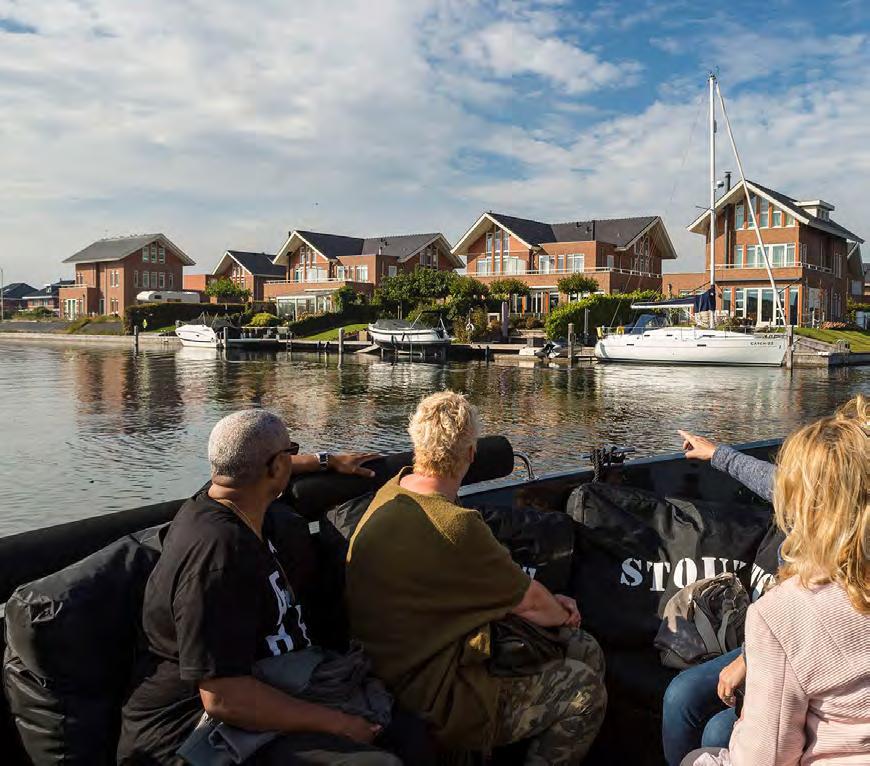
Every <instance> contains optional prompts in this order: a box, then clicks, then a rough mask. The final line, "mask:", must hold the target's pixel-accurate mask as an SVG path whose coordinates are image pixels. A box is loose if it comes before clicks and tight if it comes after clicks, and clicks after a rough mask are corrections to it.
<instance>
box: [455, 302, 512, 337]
mask: <svg viewBox="0 0 870 766" xmlns="http://www.w3.org/2000/svg"><path fill="white" fill-rule="evenodd" d="M469 324H470V325H471V326H470V327H469ZM499 334H501V333H499ZM453 335H454V337H455V338H456V340H457V341H458V342H459V343H470V342H471V341H480V340H485V339H486V338H487V337H488V335H489V328H488V326H487V319H486V309H484V308H480V307H478V308H475V309H472V310H471V311H470V312H469V313H468V314H467V315H466V316H465V317H463V318H460V319H457V320H456V321H455V322H454V323H453Z"/></svg>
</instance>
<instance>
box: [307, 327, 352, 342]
mask: <svg viewBox="0 0 870 766" xmlns="http://www.w3.org/2000/svg"><path fill="white" fill-rule="evenodd" d="M366 327H368V325H367V324H346V325H345V326H344V335H345V337H347V335H348V334H350V333H355V332H359V331H360V330H365V329H366ZM338 330H339V328H338V327H333V328H332V329H331V330H324V331H323V332H319V333H317V335H309V336H308V337H306V338H301V340H338Z"/></svg>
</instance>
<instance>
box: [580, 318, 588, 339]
mask: <svg viewBox="0 0 870 766" xmlns="http://www.w3.org/2000/svg"><path fill="white" fill-rule="evenodd" d="M588 342H589V309H583V342H582V343H581V344H580V345H581V346H585V345H586V344H587V343H588Z"/></svg>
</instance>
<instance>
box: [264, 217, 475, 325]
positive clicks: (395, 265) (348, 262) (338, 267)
mask: <svg viewBox="0 0 870 766" xmlns="http://www.w3.org/2000/svg"><path fill="white" fill-rule="evenodd" d="M273 262H274V264H275V265H277V266H280V267H281V268H282V270H283V278H281V279H276V280H274V281H268V282H266V283H265V284H264V285H263V300H274V301H275V302H276V303H277V307H278V312H279V313H280V314H290V315H292V316H298V315H299V314H302V313H315V312H322V311H331V310H333V308H334V305H333V294H334V293H335V291H336V290H337V289H338V288H340V287H342V286H344V285H347V286H349V287H352V288H353V289H354V290H356V291H357V292H358V293H361V294H363V295H366V296H371V295H372V294H373V293H374V290H375V288H376V287H377V286H378V285H379V284H380V282H381V280H383V279H384V278H385V277H389V276H395V275H396V274H398V273H399V272H401V271H413V270H414V269H416V268H429V269H440V270H443V271H452V270H454V269H456V268H458V267H461V266H462V261H460V260H459V259H458V258H457V257H456V256H454V255H453V254H452V253H451V251H450V243H449V242H448V241H447V240H446V239H445V238H444V235H443V234H439V233H437V232H432V233H428V234H397V235H390V236H382V237H349V236H344V235H340V234H327V233H323V232H315V231H301V230H294V231H291V232H289V234H288V237H287V241H286V242H285V243H284V245H283V246H282V247H281V249H280V250H279V251H278V253H277V255H276V256H275V258H274V261H273Z"/></svg>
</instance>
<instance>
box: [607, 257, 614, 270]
mask: <svg viewBox="0 0 870 766" xmlns="http://www.w3.org/2000/svg"><path fill="white" fill-rule="evenodd" d="M607 268H608V269H615V268H616V256H615V255H608V256H607Z"/></svg>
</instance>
